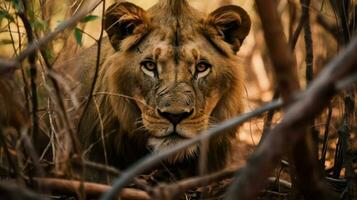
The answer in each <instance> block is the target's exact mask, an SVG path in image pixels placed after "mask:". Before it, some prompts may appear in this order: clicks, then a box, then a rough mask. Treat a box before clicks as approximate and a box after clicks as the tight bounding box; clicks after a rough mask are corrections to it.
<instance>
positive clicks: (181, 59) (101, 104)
mask: <svg viewBox="0 0 357 200" xmlns="http://www.w3.org/2000/svg"><path fill="white" fill-rule="evenodd" d="M104 24H105V26H104V29H105V31H106V33H107V35H108V37H105V38H103V42H102V46H101V54H100V55H101V57H100V62H99V68H98V76H97V81H96V85H95V88H94V91H93V99H92V101H91V102H90V106H89V107H88V109H87V110H86V112H85V114H84V117H83V119H82V121H81V124H80V126H79V134H80V138H81V142H83V145H84V147H85V148H86V149H87V152H88V155H89V158H90V159H92V160H96V161H100V162H104V161H103V160H104V159H105V158H106V159H107V162H108V163H109V164H110V165H113V166H116V167H119V168H126V167H128V166H129V165H130V164H132V163H133V162H135V161H137V160H138V159H139V158H141V157H142V156H144V155H146V154H148V153H150V152H159V151H162V150H164V149H166V148H170V147H173V146H175V145H177V144H179V143H180V142H183V141H185V140H188V139H191V138H194V137H195V136H197V135H198V134H200V133H201V132H202V131H204V130H206V129H208V128H210V127H212V126H214V125H215V124H217V123H219V122H222V121H224V120H227V119H230V118H232V117H234V116H237V115H239V114H240V113H242V111H243V106H242V99H243V89H244V88H243V79H244V72H243V68H242V67H241V66H239V61H238V58H237V55H236V53H237V52H238V50H239V49H240V47H241V45H242V43H243V41H244V39H245V37H246V36H247V34H248V33H249V30H250V25H251V22H250V18H249V16H248V14H247V12H246V11H245V10H244V9H242V8H241V7H239V6H235V5H226V6H223V7H220V8H218V9H216V10H215V11H213V12H212V13H210V14H209V15H206V14H203V13H201V12H199V11H197V10H196V9H194V8H193V7H191V6H190V5H189V4H188V2H187V1H186V0H160V1H159V2H158V3H157V4H155V5H154V6H153V7H151V8H150V9H148V10H147V11H145V10H144V9H142V8H140V7H138V6H136V5H134V4H133V3H129V2H120V3H115V4H113V5H111V6H110V7H109V8H108V9H107V10H106V13H105V18H104ZM96 53H97V46H92V47H90V48H88V49H85V50H84V51H83V52H81V53H80V54H79V55H78V57H76V59H75V62H73V63H71V64H68V65H67V67H69V68H71V69H69V70H68V71H66V73H67V75H68V76H71V77H72V78H73V79H74V80H76V81H77V87H76V88H75V89H74V90H73V91H74V92H75V93H76V95H77V97H78V98H82V99H83V97H86V96H87V95H88V94H89V92H90V87H91V83H92V80H93V77H94V74H95V72H94V71H95V69H96ZM236 131H237V128H232V129H230V130H228V131H227V132H226V133H224V134H220V135H219V136H216V137H214V138H212V139H210V140H209V142H208V148H207V159H206V160H207V168H208V170H209V171H211V172H212V171H217V170H219V169H222V168H224V167H225V165H226V163H227V160H228V157H229V153H230V149H231V145H232V139H234V138H235V134H236ZM102 139H104V141H102ZM199 150H200V146H199V145H195V146H192V147H190V148H187V149H186V150H184V151H181V152H178V153H176V154H175V155H173V156H171V157H169V158H168V159H166V160H165V161H164V163H165V164H166V165H167V166H169V167H170V166H176V167H180V168H187V169H189V170H192V171H197V168H198V167H197V166H198V161H199V155H200V153H199Z"/></svg>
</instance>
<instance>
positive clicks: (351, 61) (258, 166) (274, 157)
mask: <svg viewBox="0 0 357 200" xmlns="http://www.w3.org/2000/svg"><path fill="white" fill-rule="evenodd" d="M355 52H357V38H355V39H354V40H353V41H352V42H351V44H350V45H349V46H348V47H347V48H346V49H345V50H344V51H343V52H341V53H340V54H339V55H338V56H336V57H335V59H333V60H332V61H331V62H330V63H329V64H328V65H327V66H326V67H325V69H324V70H323V71H322V72H321V73H320V75H319V76H318V77H317V78H316V79H315V80H314V81H313V82H312V83H311V85H310V87H309V88H308V90H307V91H306V92H305V93H304V94H303V97H302V98H301V99H300V100H299V101H297V102H296V103H293V104H292V105H291V106H290V107H289V108H288V109H287V110H286V114H285V116H284V118H283V120H282V122H281V123H280V124H278V125H277V126H276V127H275V128H274V129H273V130H272V131H271V132H270V134H269V135H268V136H267V138H266V139H265V140H264V141H263V143H262V145H260V146H258V148H257V150H256V151H255V153H254V154H253V155H252V157H251V158H250V159H249V160H248V163H247V165H246V166H245V167H244V168H243V169H242V171H241V173H240V175H239V176H237V177H236V181H235V184H233V185H232V187H231V188H230V190H229V194H228V198H227V199H255V197H256V196H257V194H258V193H259V191H261V189H263V188H264V186H265V183H266V178H267V177H268V176H269V175H270V174H271V173H272V171H273V170H274V168H275V167H276V165H278V164H279V163H280V159H281V157H282V155H283V152H285V151H286V146H293V145H295V144H296V142H297V141H298V140H299V139H300V138H302V137H304V135H303V134H304V132H300V131H297V130H298V129H300V127H303V126H305V125H306V124H307V123H309V121H310V120H311V119H313V118H314V117H315V116H316V115H317V114H318V113H320V112H321V111H322V110H323V108H325V106H327V105H328V103H329V102H330V99H331V98H332V97H333V95H334V94H336V93H337V92H338V91H337V90H336V82H337V81H339V80H341V79H343V77H345V76H346V75H348V74H351V73H356V68H355V66H356V64H357V57H356V55H355ZM319 184H320V183H319ZM315 195H316V194H311V196H309V198H314V197H315ZM329 197H330V198H333V196H329ZM322 198H326V196H323V197H322Z"/></svg>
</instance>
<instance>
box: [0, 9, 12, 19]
mask: <svg viewBox="0 0 357 200" xmlns="http://www.w3.org/2000/svg"><path fill="white" fill-rule="evenodd" d="M3 18H6V19H8V20H9V21H11V22H13V21H14V18H13V17H12V16H11V15H10V13H9V12H8V11H7V10H3V9H1V10H0V21H1V20H2V19H3Z"/></svg>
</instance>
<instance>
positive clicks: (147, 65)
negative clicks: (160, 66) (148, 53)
mask: <svg viewBox="0 0 357 200" xmlns="http://www.w3.org/2000/svg"><path fill="white" fill-rule="evenodd" d="M140 65H141V70H142V71H143V72H144V73H145V74H146V75H148V76H150V77H153V78H154V77H155V76H157V75H158V74H157V73H158V72H157V66H156V63H154V62H153V61H149V60H147V61H143V62H141V63H140Z"/></svg>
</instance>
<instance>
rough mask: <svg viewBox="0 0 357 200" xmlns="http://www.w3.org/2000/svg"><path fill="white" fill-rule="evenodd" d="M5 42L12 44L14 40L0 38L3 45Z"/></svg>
mask: <svg viewBox="0 0 357 200" xmlns="http://www.w3.org/2000/svg"><path fill="white" fill-rule="evenodd" d="M3 44H12V40H9V39H2V40H0V45H3Z"/></svg>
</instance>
